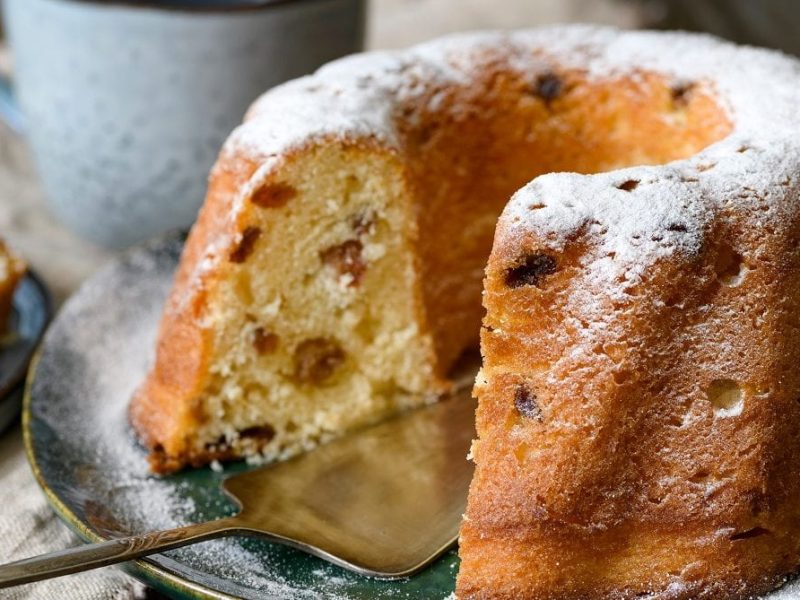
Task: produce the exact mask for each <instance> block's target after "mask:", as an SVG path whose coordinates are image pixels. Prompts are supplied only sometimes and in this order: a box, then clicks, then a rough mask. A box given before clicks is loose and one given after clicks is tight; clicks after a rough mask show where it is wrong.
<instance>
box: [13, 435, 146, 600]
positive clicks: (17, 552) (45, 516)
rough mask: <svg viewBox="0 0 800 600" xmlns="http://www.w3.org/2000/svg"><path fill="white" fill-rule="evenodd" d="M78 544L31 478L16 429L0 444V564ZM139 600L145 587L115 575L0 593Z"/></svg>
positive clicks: (28, 599)
mask: <svg viewBox="0 0 800 600" xmlns="http://www.w3.org/2000/svg"><path fill="white" fill-rule="evenodd" d="M78 543H79V540H78V538H77V537H76V536H75V535H74V534H73V533H72V532H71V531H69V529H67V528H66V527H65V526H64V524H63V523H61V521H59V519H58V517H56V515H55V513H54V512H53V511H52V510H51V509H50V506H49V505H48V504H47V502H46V501H45V499H44V495H43V494H42V492H41V490H40V489H39V486H38V484H37V483H36V481H35V480H34V479H33V477H32V476H31V472H30V468H29V467H28V461H27V460H26V459H25V452H24V450H23V448H22V435H21V433H20V430H19V427H15V428H14V429H12V430H11V431H10V432H9V433H7V434H5V435H4V436H3V437H2V438H0V560H2V562H7V561H12V560H19V559H21V558H26V557H28V556H31V555H34V554H43V553H45V552H52V551H53V550H57V549H61V548H67V547H69V546H75V545H77V544H78ZM143 596H144V586H143V585H142V584H141V583H139V582H137V581H135V580H134V579H132V578H131V577H128V576H127V575H125V574H124V573H122V571H119V570H117V569H98V570H96V571H92V572H90V573H82V574H80V575H69V576H67V577H61V578H59V579H52V580H50V581H45V582H42V583H37V584H29V585H23V586H20V587H16V588H12V589H9V590H0V598H3V599H4V600H34V599H37V600H38V599H40V598H42V599H44V598H54V599H55V598H64V599H65V600H67V599H68V600H110V599H114V600H130V599H131V598H137V597H143Z"/></svg>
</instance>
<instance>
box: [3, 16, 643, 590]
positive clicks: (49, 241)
mask: <svg viewBox="0 0 800 600" xmlns="http://www.w3.org/2000/svg"><path fill="white" fill-rule="evenodd" d="M637 17H638V15H637V14H636V12H635V9H633V8H631V6H630V5H628V4H625V3H623V2H621V1H620V0H372V1H371V5H370V21H369V27H368V35H367V46H368V47H370V48H396V47H402V46H407V45H409V44H413V43H416V42H419V41H424V40H426V39H430V38H433V37H436V36H438V35H442V34H445V33H450V32H454V31H464V30H471V29H509V28H520V27H531V26H536V25H543V24H548V23H559V22H572V21H583V22H595V23H604V24H613V25H619V26H623V27H627V26H633V25H635V23H636V22H637ZM8 61H9V57H8V53H7V52H4V51H2V50H0V68H2V66H3V65H4V64H6V63H7V62H8ZM0 237H3V238H6V239H7V240H8V241H9V242H10V243H11V244H12V245H13V246H14V247H15V248H16V249H17V250H18V251H19V252H20V253H21V254H22V255H23V256H24V257H25V259H26V260H27V261H28V262H29V264H30V265H31V266H32V268H33V269H35V270H36V271H37V272H38V273H39V274H40V275H41V276H42V277H43V278H44V280H45V281H46V282H47V283H48V285H49V286H50V288H51V289H52V291H53V293H54V294H55V297H56V300H57V301H58V302H59V303H60V302H62V301H63V300H64V299H66V298H67V297H68V296H69V294H70V293H71V292H72V291H73V290H74V289H75V288H76V287H77V286H78V285H79V284H80V282H81V281H83V280H84V279H86V278H87V277H88V276H90V275H91V274H92V273H93V272H94V271H95V270H97V269H98V267H100V266H101V265H102V264H103V263H104V262H106V261H108V260H109V259H111V258H112V257H113V253H112V252H110V251H108V250H105V249H102V248H99V247H97V246H95V245H92V244H91V243H89V242H86V241H84V240H81V239H79V238H78V237H76V236H75V235H73V234H72V233H71V232H69V231H68V230H66V229H65V228H63V227H62V226H61V225H60V224H59V223H58V222H57V221H56V220H55V219H54V217H53V216H52V215H51V214H50V213H49V212H48V210H47V207H46V201H45V197H44V193H43V191H42V189H41V187H40V184H39V181H38V179H37V174H36V169H35V166H34V164H33V161H32V160H31V157H30V155H29V153H28V149H27V147H26V145H25V141H24V139H22V138H20V137H18V136H17V135H15V134H14V133H13V132H11V131H10V130H9V129H7V128H6V127H5V126H4V125H2V124H0ZM24 461H25V459H24V453H23V450H22V445H21V436H20V432H19V429H18V428H16V429H12V430H11V431H10V432H8V433H6V434H5V437H4V439H2V440H0V478H2V476H3V475H4V473H5V474H6V477H9V476H10V475H9V474H10V473H12V472H17V473H20V472H23V473H26V472H27V468H26V467H25V465H24ZM28 483H29V484H30V486H31V487H35V484H34V483H33V480H32V478H31V480H30V481H29V482H28ZM43 504H44V500H42V506H41V507H40V509H41V510H43V511H46V510H47V508H46V507H44V506H43ZM67 543H69V542H67ZM40 551H41V550H40ZM151 596H152V597H156V595H155V594H154V593H152V592H151Z"/></svg>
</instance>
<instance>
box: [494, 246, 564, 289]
mask: <svg viewBox="0 0 800 600" xmlns="http://www.w3.org/2000/svg"><path fill="white" fill-rule="evenodd" d="M555 272H556V259H555V258H553V257H552V256H550V255H549V254H544V253H536V254H529V255H527V256H526V257H524V259H523V262H522V264H521V265H518V266H516V267H512V268H510V269H508V271H506V285H507V286H508V287H511V288H518V287H522V286H524V285H533V286H536V287H539V284H540V283H541V282H542V280H543V279H544V278H545V277H547V276H548V275H552V274H553V273H555Z"/></svg>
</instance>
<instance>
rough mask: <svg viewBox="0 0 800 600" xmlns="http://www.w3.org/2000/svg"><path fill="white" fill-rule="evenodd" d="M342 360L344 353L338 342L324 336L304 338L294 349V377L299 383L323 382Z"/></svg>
mask: <svg viewBox="0 0 800 600" xmlns="http://www.w3.org/2000/svg"><path fill="white" fill-rule="evenodd" d="M344 360H345V353H344V350H342V347H341V345H340V344H339V343H338V342H335V341H333V340H329V339H325V338H314V339H310V340H305V341H304V342H301V343H300V344H299V345H298V346H297V348H295V351H294V377H295V379H296V380H297V381H299V382H301V383H312V384H320V383H324V382H325V381H326V380H328V379H330V378H331V376H332V375H333V374H334V372H335V371H336V369H338V368H339V367H340V366H341V365H342V364H343V363H344Z"/></svg>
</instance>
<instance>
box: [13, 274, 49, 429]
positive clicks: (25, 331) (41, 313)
mask: <svg viewBox="0 0 800 600" xmlns="http://www.w3.org/2000/svg"><path fill="white" fill-rule="evenodd" d="M52 313H53V301H52V297H51V295H50V291H49V290H48V289H47V286H46V285H45V284H44V282H43V281H42V280H41V279H40V278H39V277H38V276H37V275H36V274H35V273H33V272H31V271H28V274H27V275H25V277H24V278H23V279H22V281H20V283H19V285H18V286H17V289H16V291H15V292H14V300H13V306H12V310H11V315H10V318H9V323H8V331H7V333H5V334H3V336H2V337H0V433H2V432H3V431H4V430H5V429H6V428H7V427H8V426H9V425H10V424H11V422H12V421H13V420H14V419H15V418H16V416H17V415H18V414H19V410H20V406H21V400H22V389H23V387H24V379H25V374H26V373H27V371H28V364H29V363H30V361H31V357H32V356H33V352H34V350H36V347H37V346H38V345H39V341H40V340H41V338H42V335H43V334H44V331H45V329H46V328H47V324H48V322H49V321H50V318H51V317H52Z"/></svg>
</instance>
